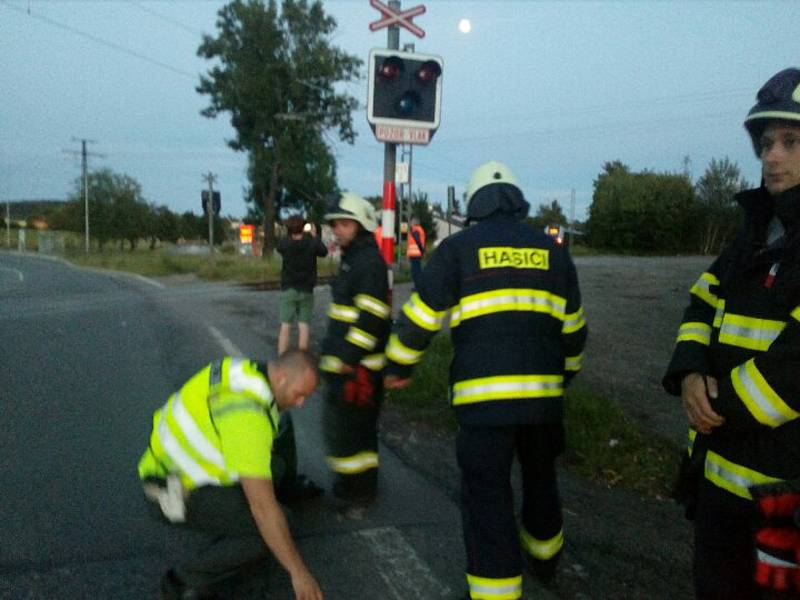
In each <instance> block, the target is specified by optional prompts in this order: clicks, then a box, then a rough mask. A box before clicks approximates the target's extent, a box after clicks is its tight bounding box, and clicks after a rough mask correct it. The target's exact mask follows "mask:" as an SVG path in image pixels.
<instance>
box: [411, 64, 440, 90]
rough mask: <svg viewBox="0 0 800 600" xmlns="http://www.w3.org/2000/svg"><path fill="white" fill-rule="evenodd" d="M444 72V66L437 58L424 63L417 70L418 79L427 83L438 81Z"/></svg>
mask: <svg viewBox="0 0 800 600" xmlns="http://www.w3.org/2000/svg"><path fill="white" fill-rule="evenodd" d="M441 74H442V67H441V66H439V63H438V62H436V61H435V60H428V61H425V62H424V63H422V66H421V67H420V68H419V71H417V79H418V80H419V82H420V83H423V84H425V85H427V84H429V83H432V82H434V81H436V80H437V79H438V78H439V75H441Z"/></svg>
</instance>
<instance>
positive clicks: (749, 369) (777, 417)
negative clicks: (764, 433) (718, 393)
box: [731, 358, 800, 428]
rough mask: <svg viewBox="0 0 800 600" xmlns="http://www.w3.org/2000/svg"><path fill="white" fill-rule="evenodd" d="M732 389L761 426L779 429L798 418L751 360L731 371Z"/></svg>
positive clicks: (799, 415)
mask: <svg viewBox="0 0 800 600" xmlns="http://www.w3.org/2000/svg"><path fill="white" fill-rule="evenodd" d="M731 381H732V383H733V389H734V390H736V394H737V395H738V396H739V398H740V399H741V401H742V402H743V403H744V405H745V406H746V407H747V410H749V411H750V414H752V415H753V417H754V418H755V419H756V420H757V421H758V422H759V423H761V424H762V425H767V426H768V427H773V428H775V427H780V426H781V425H783V424H784V423H788V422H789V421H792V420H794V419H796V418H798V417H800V413H798V412H796V411H794V410H792V409H791V408H790V407H789V406H788V405H787V404H786V403H785V402H784V401H783V399H782V398H781V397H780V396H778V394H777V393H776V392H775V390H773V389H772V387H771V386H770V385H769V383H768V382H767V380H766V379H764V376H763V375H762V374H761V371H759V370H758V367H757V366H756V363H755V359H753V358H751V359H750V360H748V361H747V362H746V363H744V364H743V365H739V366H738V367H736V368H735V369H733V370H732V371H731Z"/></svg>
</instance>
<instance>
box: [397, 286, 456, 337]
mask: <svg viewBox="0 0 800 600" xmlns="http://www.w3.org/2000/svg"><path fill="white" fill-rule="evenodd" d="M403 312H404V313H405V315H406V316H407V317H408V318H409V319H411V321H413V322H414V323H415V324H417V325H418V326H419V327H422V329H427V330H428V331H439V330H440V329H441V328H442V321H443V320H444V314H445V312H447V311H444V310H433V309H432V308H431V307H430V306H428V305H427V304H425V302H423V300H422V298H420V297H419V294H418V293H416V292H414V293H413V294H411V298H409V299H408V302H406V303H405V304H404V305H403Z"/></svg>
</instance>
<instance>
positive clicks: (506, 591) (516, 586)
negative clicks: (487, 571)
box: [467, 573, 522, 600]
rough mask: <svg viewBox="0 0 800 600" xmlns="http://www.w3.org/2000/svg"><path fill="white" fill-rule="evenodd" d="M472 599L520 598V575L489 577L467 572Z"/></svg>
mask: <svg viewBox="0 0 800 600" xmlns="http://www.w3.org/2000/svg"><path fill="white" fill-rule="evenodd" d="M467 584H468V585H469V597H470V598H472V600H517V599H518V598H522V575H517V576H516V577H504V578H502V579H490V578H489V577H478V576H477V575H471V574H470V573H467Z"/></svg>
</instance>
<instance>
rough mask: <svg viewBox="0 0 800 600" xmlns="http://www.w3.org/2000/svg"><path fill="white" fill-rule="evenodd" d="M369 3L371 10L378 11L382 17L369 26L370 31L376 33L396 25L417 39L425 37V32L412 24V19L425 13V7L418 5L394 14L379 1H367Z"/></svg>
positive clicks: (391, 9)
mask: <svg viewBox="0 0 800 600" xmlns="http://www.w3.org/2000/svg"><path fill="white" fill-rule="evenodd" d="M369 3H370V6H372V8H376V9H378V10H379V11H380V12H381V14H382V15H383V16H382V17H381V18H380V19H378V20H377V21H373V22H372V23H370V24H369V30H370V31H378V29H382V28H384V27H389V26H391V25H398V26H400V27H405V28H406V29H408V30H409V31H410V32H411V33H413V34H414V35H415V36H417V37H418V38H424V37H425V30H424V29H422V28H421V27H418V26H416V25H414V23H412V19H413V18H414V17H416V16H418V15H421V14H424V13H425V10H426V9H425V5H423V4H419V5H417V6H414V7H412V8H408V9H406V10H400V11H397V12H395V10H394V9H393V8H391V7H389V6H387V5H386V4H384V3H383V2H381V1H380V0H369Z"/></svg>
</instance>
